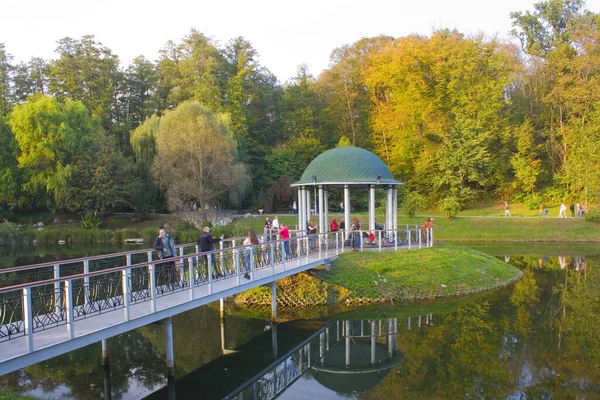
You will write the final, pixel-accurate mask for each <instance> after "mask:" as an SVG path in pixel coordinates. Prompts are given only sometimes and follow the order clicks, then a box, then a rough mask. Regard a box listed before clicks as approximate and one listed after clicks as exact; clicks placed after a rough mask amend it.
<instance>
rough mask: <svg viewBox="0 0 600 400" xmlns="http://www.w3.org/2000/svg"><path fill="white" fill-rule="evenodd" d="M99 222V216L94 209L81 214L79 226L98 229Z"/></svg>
mask: <svg viewBox="0 0 600 400" xmlns="http://www.w3.org/2000/svg"><path fill="white" fill-rule="evenodd" d="M100 224H101V221H100V216H99V215H98V213H97V212H96V211H87V212H85V213H84V214H83V215H82V216H81V227H82V228H84V229H98V228H100Z"/></svg>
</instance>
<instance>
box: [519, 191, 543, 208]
mask: <svg viewBox="0 0 600 400" xmlns="http://www.w3.org/2000/svg"><path fill="white" fill-rule="evenodd" d="M523 203H525V207H527V209H528V210H537V209H539V207H540V204H542V197H541V196H539V195H537V194H530V195H528V196H525V197H523Z"/></svg>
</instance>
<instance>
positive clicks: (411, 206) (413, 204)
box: [402, 192, 425, 218]
mask: <svg viewBox="0 0 600 400" xmlns="http://www.w3.org/2000/svg"><path fill="white" fill-rule="evenodd" d="M424 203H425V198H424V197H423V196H421V195H420V194H419V193H417V192H406V194H405V195H404V201H402V209H403V210H404V212H405V213H406V215H407V216H408V217H410V218H414V217H415V216H416V215H417V209H418V208H419V207H422V206H423V204H424Z"/></svg>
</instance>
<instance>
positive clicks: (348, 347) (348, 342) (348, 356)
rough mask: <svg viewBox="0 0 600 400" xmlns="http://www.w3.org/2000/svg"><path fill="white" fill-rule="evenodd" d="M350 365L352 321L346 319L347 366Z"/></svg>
mask: <svg viewBox="0 0 600 400" xmlns="http://www.w3.org/2000/svg"><path fill="white" fill-rule="evenodd" d="M349 366H350V321H346V367H349Z"/></svg>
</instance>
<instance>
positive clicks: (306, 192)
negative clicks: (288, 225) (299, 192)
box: [304, 186, 312, 229]
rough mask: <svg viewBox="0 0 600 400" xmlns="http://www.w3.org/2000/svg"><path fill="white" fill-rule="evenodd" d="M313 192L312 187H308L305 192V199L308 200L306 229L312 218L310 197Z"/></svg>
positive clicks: (305, 220)
mask: <svg viewBox="0 0 600 400" xmlns="http://www.w3.org/2000/svg"><path fill="white" fill-rule="evenodd" d="M311 192H312V191H311V190H310V187H309V186H307V187H306V188H305V190H304V198H305V199H306V217H305V218H304V227H305V229H306V223H307V221H308V220H309V219H310V217H311V212H310V208H311V207H310V196H311V195H312V193H311Z"/></svg>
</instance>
